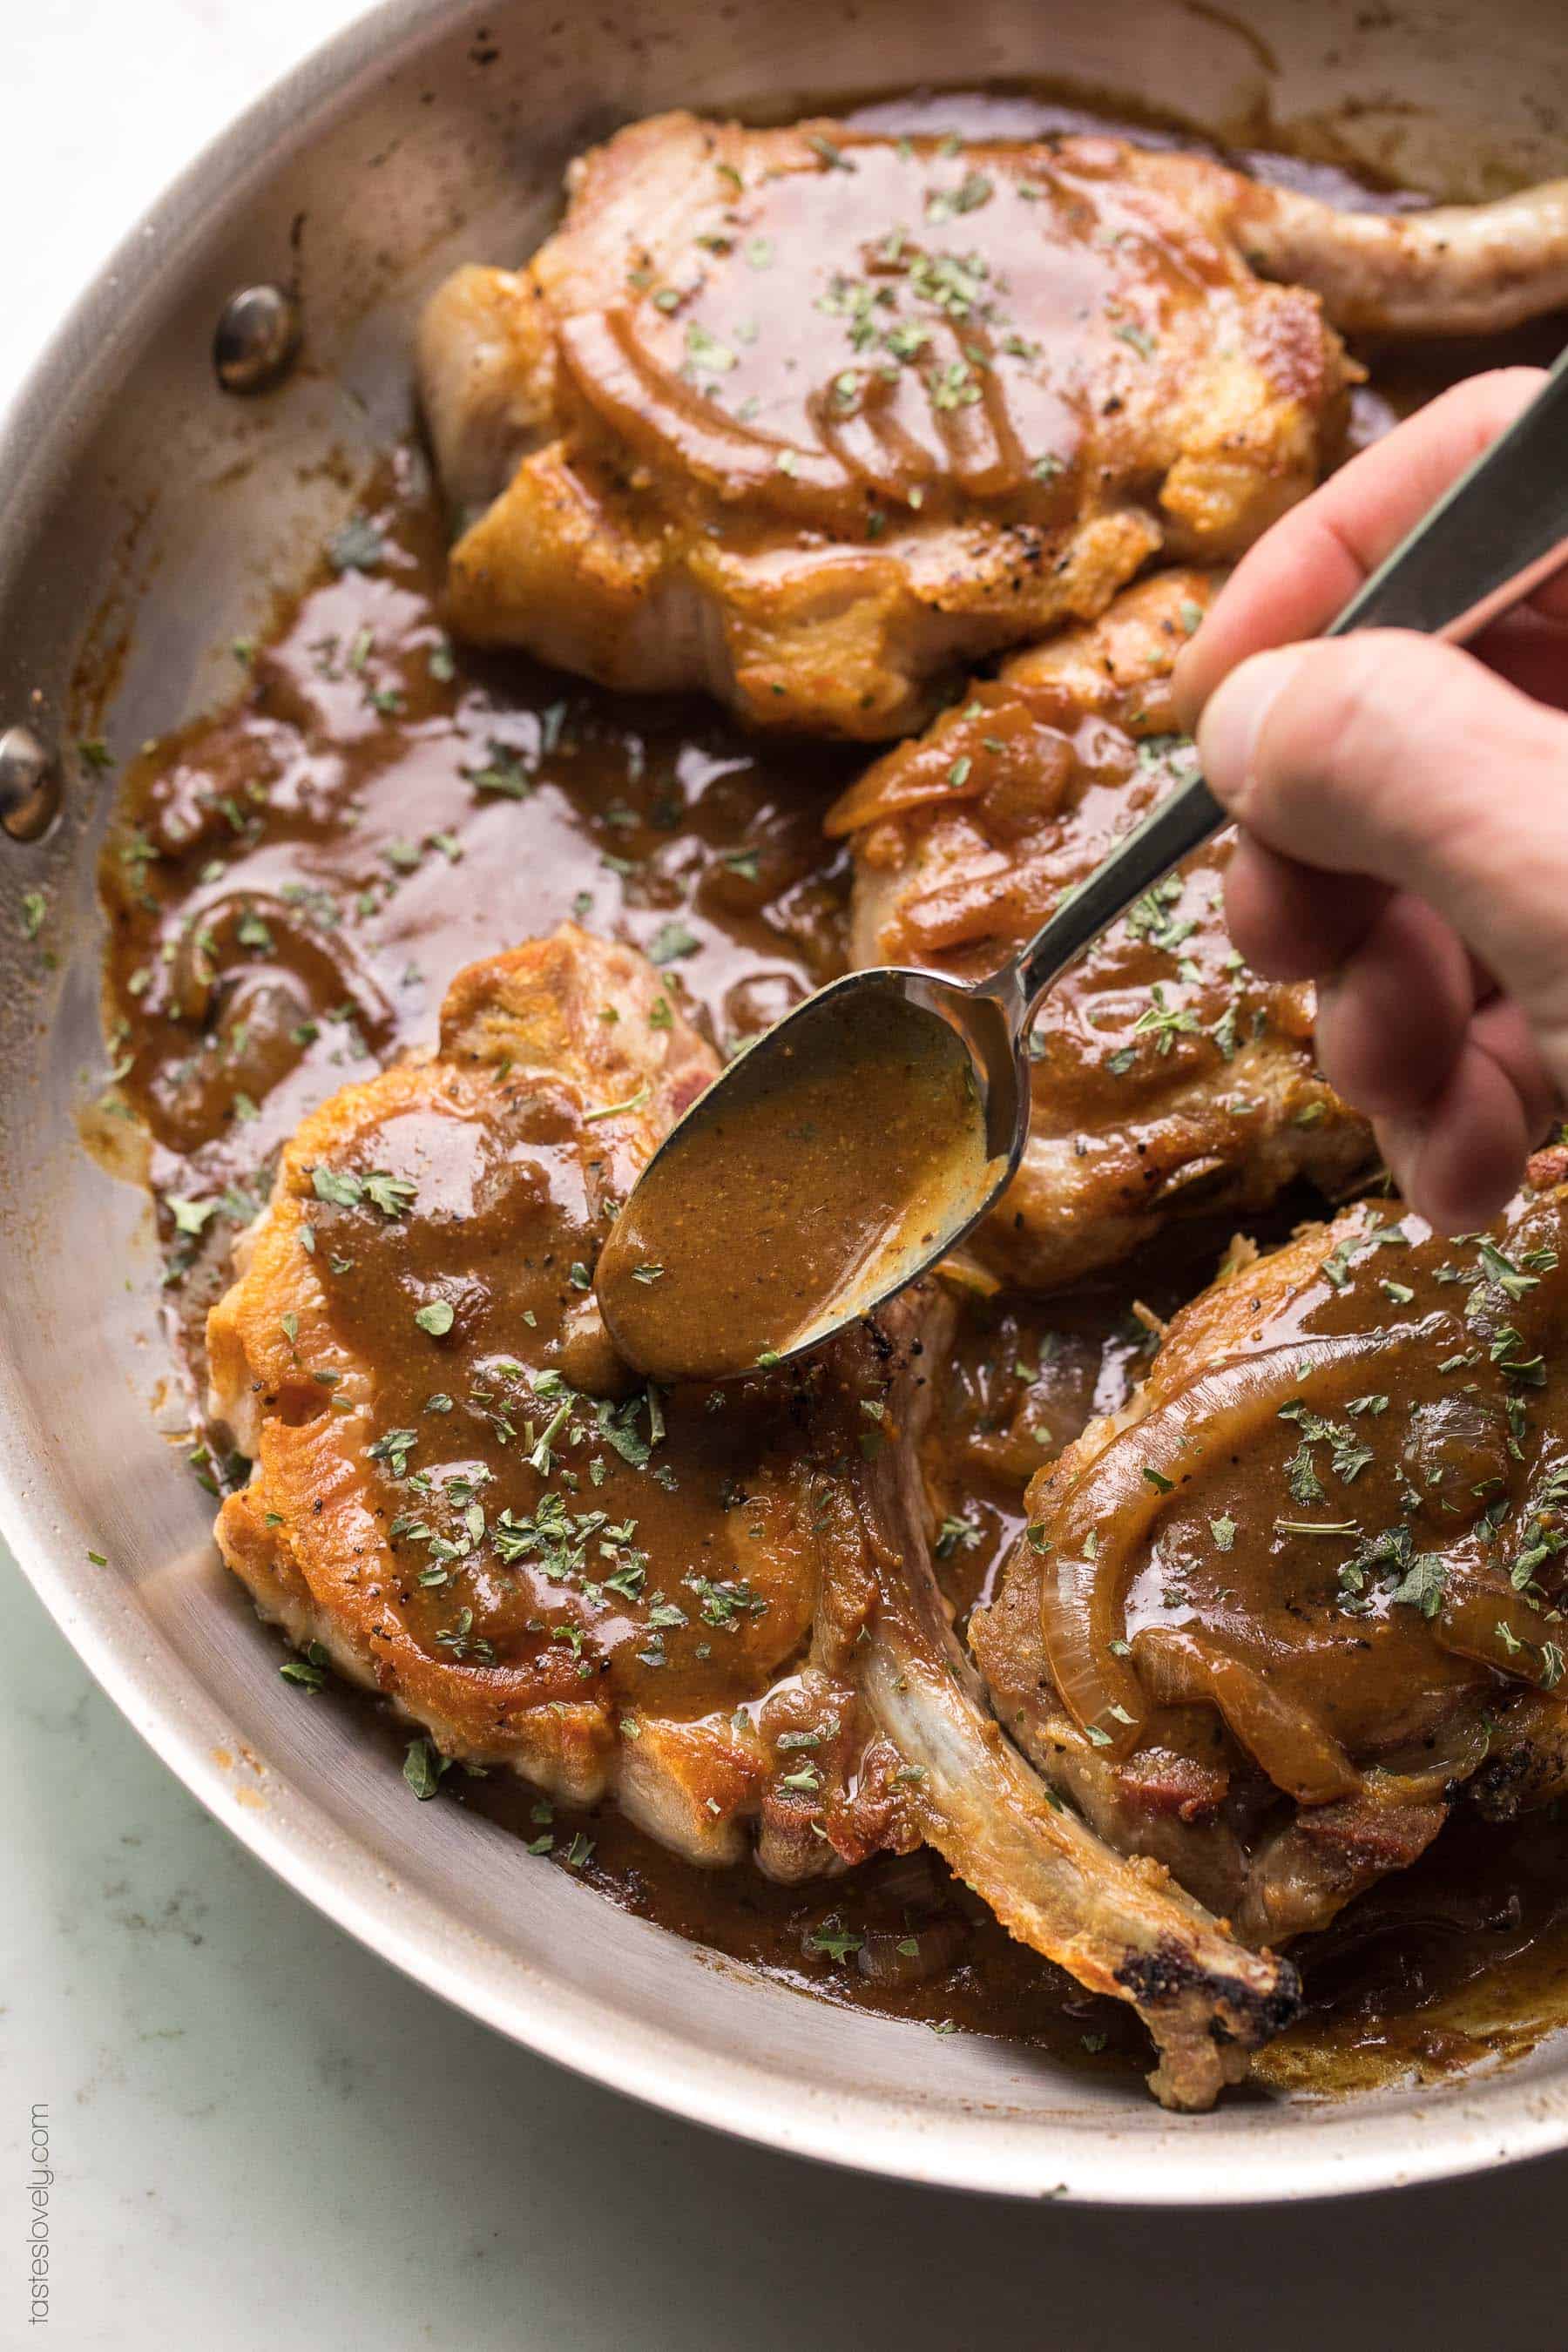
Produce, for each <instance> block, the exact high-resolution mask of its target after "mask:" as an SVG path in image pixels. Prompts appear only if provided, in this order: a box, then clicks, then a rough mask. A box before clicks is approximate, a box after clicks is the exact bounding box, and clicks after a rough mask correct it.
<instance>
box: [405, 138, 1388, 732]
mask: <svg viewBox="0 0 1568 2352" xmlns="http://www.w3.org/2000/svg"><path fill="white" fill-rule="evenodd" d="M569 187H570V194H571V200H570V205H569V208H568V211H567V215H566V219H565V223H564V225H563V227H562V228H561V230H560V231H559V233H558V234H557V235H556V236H553V237H552V238H551V239H550V241H549V242H548V243H547V244H546V245H545V246H544V247H542V249H541V251H540V252H539V253H538V254H537V255H536V256H535V257H534V258H533V260H532V262H531V264H530V265H529V267H528V268H526V269H524V270H522V271H521V272H519V273H516V274H513V273H510V272H507V271H504V270H497V269H480V268H468V269H464V270H461V271H459V272H458V275H457V276H456V277H455V278H452V279H451V280H450V281H449V282H448V283H447V285H446V286H445V287H444V288H442V289H441V290H440V291H439V292H438V293H437V295H436V297H435V299H434V300H433V301H432V303H431V304H430V306H429V308H428V310H427V311H426V316H425V319H424V322H423V325H422V328H421V333H420V352H419V358H420V379H421V384H422V388H423V393H424V399H425V406H426V415H427V416H428V418H429V420H430V425H431V429H432V433H433V436H434V439H435V445H436V451H437V460H438V463H439V466H440V470H441V475H442V478H443V481H444V483H445V486H446V488H447V495H448V497H449V498H450V499H451V500H452V502H453V504H454V505H455V506H456V507H457V508H458V510H459V513H460V514H462V515H463V516H464V517H466V518H468V522H469V527H468V530H467V531H466V532H465V534H464V536H463V537H462V538H461V539H460V540H459V541H458V545H457V546H456V548H455V549H454V551H453V553H452V559H451V570H450V582H449V586H450V607H451V615H452V619H453V622H454V625H455V626H456V627H457V628H458V630H459V632H460V633H461V634H463V635H467V636H469V637H472V638H474V639H476V640H477V641H479V642H480V643H484V644H490V645H521V646H527V647H528V648H529V649H530V650H531V651H532V652H534V653H536V654H540V655H542V656H545V657H546V658H547V659H550V660H552V661H555V662H558V663H560V664H561V665H562V666H563V667H566V668H570V669H577V670H583V671H585V672H586V673H587V674H588V675H589V676H590V677H596V678H599V679H601V680H603V681H604V682H605V684H607V685H610V686H615V687H620V688H683V687H690V686H706V687H707V688H710V690H711V691H712V692H713V693H715V694H717V695H719V696H721V698H724V699H725V700H727V701H730V702H731V703H732V704H733V705H734V706H735V708H736V709H738V710H740V711H741V712H742V715H743V716H744V717H745V718H746V719H749V720H750V721H752V723H753V724H755V725H759V726H776V727H788V728H797V729H799V728H803V729H807V730H813V731H816V732H819V733H828V732H831V733H837V734H843V735H848V736H852V737H858V738H863V739H874V738H877V737H883V736H888V735H892V734H897V733H899V732H900V731H902V730H906V729H908V728H909V727H910V726H911V725H914V724H916V723H918V721H919V719H921V717H922V716H923V715H924V713H925V712H926V710H927V709H929V708H930V697H931V685H932V681H933V679H935V678H936V677H938V676H940V675H941V674H942V673H944V672H948V671H950V670H951V669H952V667H953V666H954V665H955V664H957V663H959V662H961V661H963V659H965V658H968V657H973V656H976V655H982V654H985V653H988V652H992V651H994V650H996V649H998V648H1002V647H1005V646H1011V645H1016V644H1017V643H1018V642H1019V641H1020V639H1022V638H1026V637H1031V636H1037V635H1040V634H1041V633H1042V632H1043V631H1044V630H1046V629H1047V628H1049V627H1050V626H1052V625H1055V624H1056V623H1058V621H1061V620H1063V619H1067V618H1070V617H1072V616H1074V615H1082V614H1094V613H1098V612H1099V611H1100V609H1101V608H1102V607H1103V606H1104V605H1105V604H1106V603H1107V602H1108V601H1109V599H1110V596H1111V595H1112V594H1113V593H1114V592H1115V590H1116V589H1117V588H1118V587H1119V586H1121V583H1123V582H1124V581H1126V580H1127V579H1129V578H1130V577H1131V574H1132V573H1133V572H1136V571H1137V570H1138V569H1139V568H1140V566H1141V565H1142V563H1144V562H1146V561H1147V559H1148V558H1149V557H1150V556H1152V555H1153V554H1155V553H1156V552H1158V551H1160V550H1161V549H1163V548H1164V549H1169V550H1171V551H1174V552H1176V553H1184V554H1191V555H1200V556H1205V557H1228V556H1232V555H1235V554H1236V553H1237V552H1239V551H1240V550H1241V549H1242V548H1244V547H1246V546H1247V544H1248V543H1249V542H1250V541H1252V540H1253V539H1255V538H1256V537H1257V536H1258V533H1259V532H1260V531H1261V530H1263V529H1264V528H1265V527H1266V526H1267V525H1268V523H1269V522H1271V521H1272V520H1274V518H1275V517H1276V516H1277V515H1278V514H1279V513H1280V511H1281V510H1282V509H1284V508H1285V507H1287V506H1289V504H1290V503H1291V501H1292V500H1293V499H1297V498H1299V497H1300V496H1301V494H1302V493H1303V492H1304V491H1305V490H1306V489H1307V488H1310V486H1311V484H1312V483H1313V482H1314V481H1315V480H1316V478H1317V477H1318V475H1319V474H1320V472H1321V470H1322V468H1323V466H1324V464H1325V462H1327V461H1328V460H1329V459H1331V457H1333V455H1334V454H1335V452H1336V450H1337V448H1338V445H1339V439H1340V435H1341V429H1342V422H1343V415H1344V407H1345V402H1344V392H1345V386H1346V383H1347V381H1348V372H1347V368H1346V363H1345V362H1344V359H1343V356H1342V351H1341V346H1340V342H1339V339H1338V337H1337V335H1335V334H1334V332H1333V331H1332V330H1331V328H1330V327H1328V326H1326V325H1325V323H1324V321H1323V319H1322V317H1321V310H1320V307H1319V304H1318V301H1317V299H1316V297H1315V296H1313V295H1311V294H1308V293H1303V292H1301V291H1300V290H1299V289H1295V288H1282V287H1276V286H1267V285H1264V284H1262V283H1261V282H1260V281H1259V280H1258V278H1256V277H1255V276H1254V275H1253V273H1252V271H1251V270H1250V269H1249V268H1248V267H1247V262H1246V261H1245V260H1244V259H1243V257H1242V255H1241V252H1240V251H1239V250H1238V248H1237V244H1236V242H1235V238H1234V236H1233V233H1232V215H1233V214H1234V212H1235V210H1236V207H1237V202H1238V200H1239V197H1240V194H1242V193H1243V192H1244V190H1245V188H1246V184H1245V183H1242V182H1239V181H1237V179H1236V177H1235V175H1234V174H1229V173H1216V172H1215V171H1214V170H1213V168H1212V167H1210V166H1206V165H1199V164H1196V163H1192V162H1191V161H1190V159H1185V158H1181V157H1171V156H1154V155H1148V154H1141V153H1139V152H1135V151H1133V150H1131V149H1127V148H1123V147H1121V146H1120V145H1119V144H1118V143H1117V142H1114V141H1110V140H1105V139H1080V140H1068V141H1064V142H1056V143H1052V144H1039V143H1025V142H971V143H970V144H968V145H966V146H964V147H963V150H962V152H952V148H951V144H950V142H938V141H936V140H934V139H931V138H917V139H913V140H893V139H889V138H884V137H879V136H868V135H862V134H858V133H853V132H850V131H846V130H844V129H843V128H842V127H841V126H839V125H838V124H836V123H833V122H830V121H822V122H805V123H802V124H800V125H798V126H797V127H795V128H792V129H787V130H776V131H751V130H746V129H744V128H742V127H741V126H740V125H737V124H732V123H731V124H720V123H710V122H704V121H700V120H698V118H697V117H695V116H693V115H689V114H670V115H665V116H660V117H658V118H657V119H656V120H654V121H647V122H641V123H637V124H634V125H633V126H632V127H631V128H630V129H629V130H626V131H621V132H620V133H619V134H618V135H617V136H616V138H614V139H612V140H611V141H610V142H608V143H607V144H606V145H605V146H604V147H601V148H596V149H595V150H593V151H592V152H590V153H589V154H587V155H586V156H584V157H583V158H582V159H581V160H580V161H579V162H578V163H575V164H574V166H573V168H572V172H571V173H570V175H569Z"/></svg>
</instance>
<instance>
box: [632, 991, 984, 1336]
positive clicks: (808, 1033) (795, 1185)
mask: <svg viewBox="0 0 1568 2352" xmlns="http://www.w3.org/2000/svg"><path fill="white" fill-rule="evenodd" d="M794 1034H797V1036H798V1042H797V1043H796V1044H795V1045H793V1046H785V1045H782V1044H781V1045H780V1046H779V1047H778V1048H777V1049H776V1050H773V1049H770V1050H768V1051H766V1052H765V1053H761V1054H757V1055H753V1056H752V1057H751V1058H749V1059H748V1060H746V1061H744V1062H742V1064H740V1065H739V1066H738V1067H737V1068H736V1069H735V1071H734V1073H733V1075H732V1076H731V1078H730V1079H729V1081H728V1083H727V1084H726V1086H725V1088H724V1093H723V1097H722V1108H719V1107H718V1106H717V1104H715V1107H714V1108H711V1109H709V1108H706V1107H704V1108H699V1109H698V1110H697V1111H696V1112H695V1113H694V1114H692V1115H691V1116H690V1121H689V1126H688V1127H686V1128H684V1129H682V1130H680V1132H679V1135H678V1137H677V1139H676V1141H675V1142H674V1143H673V1144H672V1146H671V1147H670V1148H669V1149H668V1150H666V1151H665V1152H664V1153H663V1154H661V1156H660V1157H659V1159H658V1160H657V1161H656V1162H655V1164H654V1166H653V1168H652V1169H651V1170H650V1171H649V1172H648V1174H647V1177H646V1178H645V1179H644V1181H642V1182H641V1183H639V1184H638V1186H637V1190H636V1191H635V1192H633V1194H632V1196H631V1199H630V1200H629V1201H628V1202H627V1203H626V1208H625V1209H624V1210H623V1212H622V1213H621V1215H620V1217H619V1219H618V1220H617V1222H616V1227H615V1230H614V1231H613V1232H612V1234H610V1237H609V1240H608V1241H607V1243H606V1244H605V1250H604V1254H603V1255H602V1257H601V1258H600V1261H599V1268H598V1282H597V1287H598V1295H599V1303H600V1305H601V1307H603V1308H604V1312H605V1322H606V1323H607V1324H608V1326H609V1329H610V1333H611V1336H612V1338H613V1339H615V1341H616V1346H617V1347H618V1348H619V1349H620V1351H621V1353H622V1354H623V1355H624V1356H625V1357H626V1360H627V1361H628V1362H629V1363H632V1364H635V1365H637V1367H638V1369H639V1370H643V1371H647V1372H651V1373H654V1374H656V1375H658V1377H659V1378H661V1379H666V1380H691V1379H699V1378H717V1377H721V1376H722V1375H724V1374H726V1373H731V1372H741V1371H745V1370H749V1369H750V1368H751V1367H752V1366H753V1365H756V1364H759V1363H762V1364H769V1363H772V1362H773V1361H774V1360H776V1359H777V1358H778V1357H780V1356H782V1355H785V1354H787V1353H788V1352H789V1350H790V1349H792V1348H795V1347H797V1346H799V1345H800V1344H801V1343H802V1342H803V1341H804V1340H805V1339H808V1338H809V1337H810V1336H811V1334H812V1333H813V1332H814V1331H815V1330H818V1329H819V1328H820V1326H821V1324H822V1323H823V1321H824V1320H825V1319H831V1318H833V1317H834V1316H835V1315H836V1314H837V1313H840V1312H842V1313H846V1314H847V1313H850V1312H852V1311H853V1307H854V1302H855V1299H856V1298H857V1297H862V1296H863V1297H866V1298H867V1299H868V1300H870V1299H872V1298H875V1297H877V1296H878V1295H879V1291H880V1290H881V1288H882V1287H883V1286H885V1284H887V1283H889V1282H891V1281H893V1280H896V1279H897V1276H898V1272H899V1269H900V1265H901V1264H910V1263H912V1264H914V1265H919V1263H920V1262H921V1259H922V1258H924V1257H925V1256H927V1255H930V1252H931V1247H932V1246H933V1244H935V1243H937V1242H938V1241H939V1240H940V1238H941V1236H942V1233H943V1232H945V1231H947V1230H948V1229H950V1228H951V1227H952V1225H954V1224H955V1223H962V1222H963V1213H962V1209H961V1210H960V1212H959V1213H958V1214H957V1215H955V1214H954V1213H953V1206H952V1204H953V1203H954V1202H958V1203H968V1202H974V1203H975V1204H976V1205H977V1204H978V1202H979V1201H980V1200H982V1199H983V1198H984V1192H985V1189H986V1185H985V1177H986V1169H987V1166H988V1162H987V1160H986V1153H985V1135H984V1112H983V1109H982V1107H981V1104H980V1100H979V1096H978V1093H977V1091H976V1088H975V1084H974V1079H973V1073H972V1070H971V1068H970V1063H969V1055H968V1053H967V1051H966V1049H965V1047H964V1045H963V1041H962V1040H961V1039H960V1037H959V1036H958V1034H957V1032H956V1031H954V1030H952V1029H950V1028H948V1026H947V1025H946V1024H945V1023H943V1022H942V1021H941V1020H940V1019H939V1018H937V1017H936V1016H934V1015H932V1014H930V1013H922V1012H921V1011H920V1010H919V1009H918V1008H916V1007H914V1006H910V1005H908V1004H905V1003H903V1002H902V1001H901V1000H900V998H898V997H896V996H893V995H890V994H888V995H883V994H870V993H865V994H860V995H858V996H856V997H854V998H853V999H851V1000H847V1001H836V1002H830V1003H829V1004H828V1005H827V1006H825V1007H824V1009H823V1011H822V1012H821V1013H816V1014H814V1016H813V1017H812V1018H811V1019H810V1020H808V1021H806V1022H805V1023H803V1024H800V1026H799V1029H798V1032H796V1033H794Z"/></svg>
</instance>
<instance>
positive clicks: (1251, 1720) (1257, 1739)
mask: <svg viewBox="0 0 1568 2352" xmlns="http://www.w3.org/2000/svg"><path fill="white" fill-rule="evenodd" d="M1132 1659H1133V1664H1134V1665H1135V1666H1136V1667H1137V1670H1138V1675H1139V1679H1140V1681H1141V1682H1142V1685H1143V1687H1144V1689H1145V1690H1146V1691H1147V1692H1148V1694H1149V1696H1150V1697H1151V1698H1152V1699H1155V1700H1157V1701H1158V1702H1159V1704H1160V1705H1161V1706H1192V1705H1194V1703H1201V1702H1203V1701H1204V1700H1207V1702H1208V1703H1209V1705H1210V1706H1214V1707H1216V1708H1217V1709H1218V1710H1219V1713H1220V1714H1221V1715H1222V1716H1223V1717H1225V1720H1226V1724H1227V1725H1228V1727H1229V1728H1230V1730H1231V1731H1232V1732H1233V1733H1234V1735H1235V1737H1236V1738H1237V1739H1238V1740H1239V1741H1240V1743H1241V1745H1242V1747H1243V1748H1246V1750H1247V1754H1248V1755H1249V1756H1250V1757H1251V1758H1252V1760H1253V1762H1254V1763H1255V1764H1257V1765H1258V1768H1259V1769H1261V1770H1262V1771H1265V1772H1267V1773H1268V1778H1269V1779H1270V1780H1272V1781H1273V1783H1274V1785H1275V1787H1276V1788H1277V1789H1283V1790H1285V1792H1286V1794H1287V1795H1288V1796H1291V1797H1294V1798H1295V1800H1296V1801H1297V1803H1298V1804H1301V1805H1326V1804H1328V1803H1329V1802H1331V1800H1332V1799H1333V1798H1335V1797H1348V1796H1351V1795H1352V1794H1353V1792H1354V1791H1355V1790H1357V1789H1359V1788H1360V1786H1361V1775H1360V1773H1359V1772H1358V1771H1357V1770H1356V1769H1355V1766H1354V1765H1353V1764H1352V1762H1351V1759H1350V1758H1349V1757H1348V1756H1347V1755H1346V1754H1345V1751H1344V1749H1343V1748H1342V1747H1341V1746H1340V1743H1339V1741H1338V1740H1337V1739H1336V1738H1334V1737H1333V1735H1332V1733H1331V1732H1330V1731H1328V1730H1327V1729H1325V1727H1324V1726H1323V1725H1322V1724H1321V1723H1320V1722H1319V1721H1318V1719H1317V1717H1315V1716H1314V1715H1313V1714H1312V1713H1311V1712H1310V1709H1308V1708H1307V1707H1304V1706H1301V1705H1300V1702H1299V1701H1297V1700H1295V1699H1292V1698H1289V1697H1288V1696H1286V1694H1285V1692H1284V1691H1283V1690H1280V1689H1279V1688H1277V1687H1276V1686H1275V1685H1272V1684H1271V1683H1269V1682H1268V1680H1267V1679H1266V1678H1265V1677H1264V1676H1263V1675H1260V1674H1259V1673H1258V1671H1257V1669H1256V1667H1253V1666H1249V1665H1247V1664H1244V1663H1243V1662H1242V1660H1241V1659H1239V1658H1233V1657H1230V1656H1228V1655H1227V1654H1226V1652H1225V1650H1224V1649H1223V1648H1222V1647H1221V1646H1220V1644H1219V1643H1217V1642H1213V1641H1210V1640H1209V1639H1208V1637H1207V1636H1206V1635H1205V1634H1203V1633H1192V1632H1190V1631H1189V1630H1188V1629H1186V1628H1185V1627H1182V1626H1175V1625H1149V1626H1146V1627H1145V1628H1144V1630H1143V1632H1142V1633H1140V1634H1139V1636H1138V1638H1137V1640H1136V1641H1135V1642H1134V1643H1133V1644H1132Z"/></svg>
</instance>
